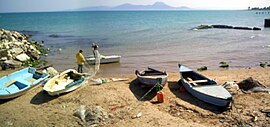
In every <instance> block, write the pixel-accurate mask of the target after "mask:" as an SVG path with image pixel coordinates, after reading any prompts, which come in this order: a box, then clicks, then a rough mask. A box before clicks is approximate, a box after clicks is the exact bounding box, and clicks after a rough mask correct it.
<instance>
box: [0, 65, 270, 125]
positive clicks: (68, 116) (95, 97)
mask: <svg viewBox="0 0 270 127" xmlns="http://www.w3.org/2000/svg"><path fill="white" fill-rule="evenodd" d="M10 72H12V70H9V71H7V72H1V73H0V74H1V76H3V75H4V74H5V73H10ZM200 73H201V74H203V75H205V76H207V77H210V78H212V79H215V80H216V81H217V82H218V83H219V84H223V83H224V82H225V81H241V80H243V79H246V78H248V77H253V78H254V79H256V80H258V81H259V82H261V83H262V84H264V85H267V86H268V87H270V68H254V69H234V70H216V71H203V72H200ZM99 77H102V76H99ZM112 77H114V78H128V79H129V80H128V81H121V82H108V83H104V84H101V85H92V84H91V83H90V82H89V83H88V84H86V85H85V86H84V87H82V88H79V89H77V90H76V91H73V92H71V93H68V94H64V95H61V96H57V97H50V96H49V95H47V94H46V93H44V92H42V87H41V86H37V87H35V88H34V89H32V90H31V91H29V92H28V93H26V94H24V95H22V96H20V97H18V98H15V99H12V100H5V101H3V100H1V101H0V104H1V105H0V114H1V115H0V126H1V127H7V126H16V127H43V126H44V127H48V126H57V127H62V126H63V127H67V126H71V127H72V126H87V124H85V123H84V122H82V120H81V119H80V118H78V117H76V116H74V115H73V114H74V113H75V112H76V110H77V109H78V108H79V107H80V105H85V106H86V107H92V106H102V108H104V109H105V110H106V112H108V113H109V114H110V120H109V121H108V123H107V124H105V125H103V126H120V127H127V126H132V127H133V126H135V127H136V126H138V127H141V126H162V127H164V126H169V127H178V126H184V127H190V126H194V127H195V126H196V127H200V126H206V127H216V126H239V125H241V123H243V122H245V123H248V125H249V126H265V127H266V126H268V127H269V126H270V117H267V116H266V114H265V113H262V112H261V110H263V109H269V108H270V94H269V93H249V94H238V95H234V96H233V98H234V100H235V104H236V106H237V109H238V110H237V109H236V108H232V110H229V111H224V110H221V109H220V108H218V107H215V106H213V105H210V104H207V103H204V102H202V101H200V100H198V99H196V98H194V97H193V96H191V95H190V94H189V93H187V92H180V91H179V87H180V86H179V85H178V83H177V82H178V80H179V74H178V73H170V74H169V79H168V84H166V86H165V88H164V89H163V92H164V94H165V102H164V103H156V100H157V99H156V97H155V92H154V91H153V92H151V93H150V94H149V95H148V96H146V97H145V98H144V99H143V100H142V101H139V99H140V98H141V97H142V96H143V95H144V94H145V93H146V92H147V91H148V90H149V89H145V88H141V87H140V85H139V84H138V81H137V80H136V76H135V75H134V74H130V75H113V76H106V77H102V78H108V79H109V78H112ZM95 78H98V77H95ZM138 113H141V114H142V116H141V117H139V118H134V116H136V115H137V114H138ZM241 121H242V122H241Z"/></svg>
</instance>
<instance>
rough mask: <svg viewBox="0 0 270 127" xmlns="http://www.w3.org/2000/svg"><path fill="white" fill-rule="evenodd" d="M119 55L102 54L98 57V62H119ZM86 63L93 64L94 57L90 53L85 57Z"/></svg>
mask: <svg viewBox="0 0 270 127" xmlns="http://www.w3.org/2000/svg"><path fill="white" fill-rule="evenodd" d="M120 58H121V56H117V55H111V56H102V57H101V58H100V64H108V63H118V62H120ZM85 59H86V61H87V63H88V64H95V60H96V58H95V57H94V56H93V55H91V56H88V57H86V58H85Z"/></svg>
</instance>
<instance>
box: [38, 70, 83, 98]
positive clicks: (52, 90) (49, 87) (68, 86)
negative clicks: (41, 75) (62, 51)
mask: <svg viewBox="0 0 270 127" xmlns="http://www.w3.org/2000/svg"><path fill="white" fill-rule="evenodd" d="M87 81H88V76H86V75H84V74H81V73H78V72H77V71H76V70H74V69H68V70H66V71H64V72H62V73H61V74H59V75H56V76H54V77H53V78H51V79H50V80H49V81H48V82H47V83H46V84H45V85H44V87H43V90H45V91H47V92H48V94H49V95H51V96H55V95H60V94H62V93H67V92H70V91H73V90H76V89H78V88H79V87H81V86H82V85H84V84H85V83H86V82H87Z"/></svg>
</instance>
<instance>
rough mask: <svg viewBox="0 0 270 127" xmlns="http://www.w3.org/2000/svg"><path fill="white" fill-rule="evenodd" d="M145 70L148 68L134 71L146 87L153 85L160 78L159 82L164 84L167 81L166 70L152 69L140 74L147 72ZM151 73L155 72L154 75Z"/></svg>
mask: <svg viewBox="0 0 270 127" xmlns="http://www.w3.org/2000/svg"><path fill="white" fill-rule="evenodd" d="M150 69H151V68H150ZM147 71H149V70H145V71H141V72H139V71H136V72H135V73H136V75H137V79H138V81H139V82H140V83H141V84H143V85H144V86H146V87H153V86H155V85H156V84H157V83H158V82H159V80H161V81H160V84H161V85H163V86H165V84H166V83H167V78H168V74H167V73H166V72H160V71H157V70H154V71H153V70H150V71H153V72H150V74H149V75H142V74H145V73H147ZM151 73H152V74H151ZM153 73H157V74H156V75H155V74H153Z"/></svg>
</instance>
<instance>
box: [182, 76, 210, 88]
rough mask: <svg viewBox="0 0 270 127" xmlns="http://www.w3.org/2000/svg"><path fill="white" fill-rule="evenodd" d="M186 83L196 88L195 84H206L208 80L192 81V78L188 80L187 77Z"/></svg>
mask: <svg viewBox="0 0 270 127" xmlns="http://www.w3.org/2000/svg"><path fill="white" fill-rule="evenodd" d="M187 81H188V83H190V84H192V85H194V86H198V84H197V83H202V82H208V80H206V79H205V80H192V78H190V77H187Z"/></svg>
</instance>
